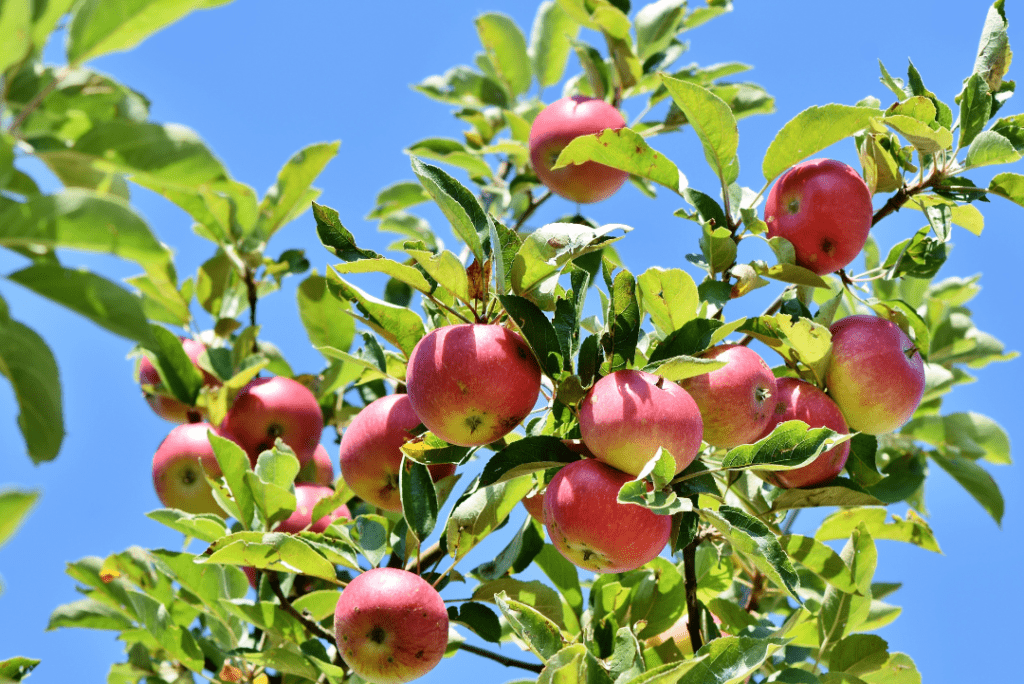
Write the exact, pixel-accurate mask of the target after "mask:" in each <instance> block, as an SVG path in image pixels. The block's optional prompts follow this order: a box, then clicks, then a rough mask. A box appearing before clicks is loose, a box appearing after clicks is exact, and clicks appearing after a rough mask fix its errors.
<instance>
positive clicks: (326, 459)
mask: <svg viewBox="0 0 1024 684" xmlns="http://www.w3.org/2000/svg"><path fill="white" fill-rule="evenodd" d="M295 481H296V482H312V483H313V484H318V485H320V486H322V487H333V486H334V463H332V462H331V455H330V454H329V453H327V449H326V448H325V447H324V445H323V444H317V445H316V451H314V452H313V460H312V461H307V462H306V463H305V464H303V466H302V469H301V470H300V471H299V474H298V475H296V476H295Z"/></svg>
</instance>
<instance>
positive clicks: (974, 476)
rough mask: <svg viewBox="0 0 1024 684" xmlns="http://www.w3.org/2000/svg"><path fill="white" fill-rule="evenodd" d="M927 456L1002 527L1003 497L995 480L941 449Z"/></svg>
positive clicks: (959, 457)
mask: <svg viewBox="0 0 1024 684" xmlns="http://www.w3.org/2000/svg"><path fill="white" fill-rule="evenodd" d="M928 455H929V456H931V457H932V460H933V461H935V462H936V463H938V464H939V465H940V466H941V467H942V469H943V470H945V471H946V472H947V473H949V474H950V475H951V476H952V477H953V479H954V480H956V481H957V482H959V483H960V485H961V486H962V487H963V488H964V489H966V490H967V493H968V494H970V495H971V496H973V497H974V499H975V501H977V502H978V503H979V504H981V506H982V508H984V509H985V510H986V511H987V512H988V514H989V515H991V516H992V519H993V520H995V521H996V524H997V525H1002V523H1003V510H1004V508H1005V504H1004V501H1003V495H1002V493H1001V492H1000V491H999V485H998V484H996V481H995V479H993V477H992V476H991V475H989V474H988V472H986V471H985V469H984V468H982V467H981V466H979V465H978V464H977V463H976V462H975V461H973V460H971V459H969V458H965V457H963V456H958V455H949V454H946V453H944V452H943V451H942V450H941V449H940V450H939V451H933V452H929V454H928Z"/></svg>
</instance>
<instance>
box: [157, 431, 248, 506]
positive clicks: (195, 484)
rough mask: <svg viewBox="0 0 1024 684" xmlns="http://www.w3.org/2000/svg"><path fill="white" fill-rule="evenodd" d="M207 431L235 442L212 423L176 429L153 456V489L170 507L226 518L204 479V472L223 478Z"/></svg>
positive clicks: (213, 476)
mask: <svg viewBox="0 0 1024 684" xmlns="http://www.w3.org/2000/svg"><path fill="white" fill-rule="evenodd" d="M207 432H213V433H214V434H216V435H219V436H221V437H226V438H228V439H231V440H232V441H234V438H233V437H232V436H231V435H230V434H228V433H227V432H225V431H224V430H218V429H217V428H215V427H213V426H212V425H210V424H209V423H184V424H183V425H178V426H176V427H175V428H174V429H173V430H171V432H170V434H168V435H167V437H165V438H164V441H163V442H161V443H160V446H159V447H158V448H157V450H156V453H155V454H154V455H153V487H154V488H155V489H156V495H157V497H159V499H160V501H161V503H163V505H164V506H167V507H168V508H177V509H179V510H182V511H185V512H186V513H194V514H198V513H214V514H216V515H219V516H221V517H227V513H225V512H224V510H223V509H222V508H221V507H220V506H219V505H218V504H217V501H216V500H215V499H214V498H213V493H212V491H211V488H210V485H209V483H207V481H206V480H205V479H204V478H203V471H204V470H205V471H206V474H207V475H209V476H210V477H212V478H217V477H220V475H221V472H220V465H219V464H218V463H217V457H216V455H214V453H213V447H212V446H210V440H209V438H208V437H207Z"/></svg>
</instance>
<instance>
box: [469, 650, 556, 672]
mask: <svg viewBox="0 0 1024 684" xmlns="http://www.w3.org/2000/svg"><path fill="white" fill-rule="evenodd" d="M459 648H460V649H461V650H463V651H467V652H469V653H474V654H476V655H478V656H481V657H483V658H489V659H491V660H493V661H494V662H496V663H501V664H502V665H504V666H505V667H519V668H522V669H524V670H529V671H530V672H536V673H538V674H539V673H540V672H542V671H543V670H544V666H543V665H541V664H539V663H528V662H526V661H525V660H516V659H515V658H509V657H506V656H503V655H501V654H500V653H492V652H491V651H488V650H487V649H483V648H478V647H476V646H472V645H470V644H467V643H465V642H463V643H461V644H459Z"/></svg>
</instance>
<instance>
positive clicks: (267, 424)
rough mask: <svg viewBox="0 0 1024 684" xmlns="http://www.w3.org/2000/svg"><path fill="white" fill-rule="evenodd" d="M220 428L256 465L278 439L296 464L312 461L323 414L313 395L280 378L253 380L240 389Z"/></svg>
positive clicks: (286, 379) (298, 385)
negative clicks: (222, 426) (293, 457)
mask: <svg viewBox="0 0 1024 684" xmlns="http://www.w3.org/2000/svg"><path fill="white" fill-rule="evenodd" d="M223 425H224V428H225V429H226V430H227V431H228V432H230V433H231V434H233V435H235V438H236V439H237V441H238V444H239V445H240V446H241V447H242V448H243V449H245V451H246V453H247V454H248V455H249V462H250V463H252V464H253V467H255V465H256V459H258V458H259V455H260V454H261V453H262V452H264V451H266V450H267V449H270V448H271V447H273V446H274V441H275V440H276V439H277V438H278V437H280V438H281V440H282V441H283V442H284V443H285V444H287V445H288V446H289V447H291V449H292V451H294V452H295V457H296V458H298V459H299V465H300V466H304V465H305V464H306V463H308V462H310V461H312V460H313V452H315V451H316V447H317V445H318V444H319V443H320V434H321V433H322V432H323V428H324V418H323V413H321V412H320V405H319V404H318V403H317V401H316V397H315V396H313V393H312V392H310V391H309V390H308V389H306V387H305V385H303V384H302V383H300V382H298V381H296V380H292V379H291V378H286V377H283V376H280V375H278V376H274V377H270V378H256V379H255V380H252V381H251V382H250V383H249V384H247V385H246V386H245V387H243V388H242V389H241V390H240V391H239V392H238V396H236V397H235V401H234V403H232V404H231V408H230V409H228V413H227V416H226V417H225V418H224V423H223Z"/></svg>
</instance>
